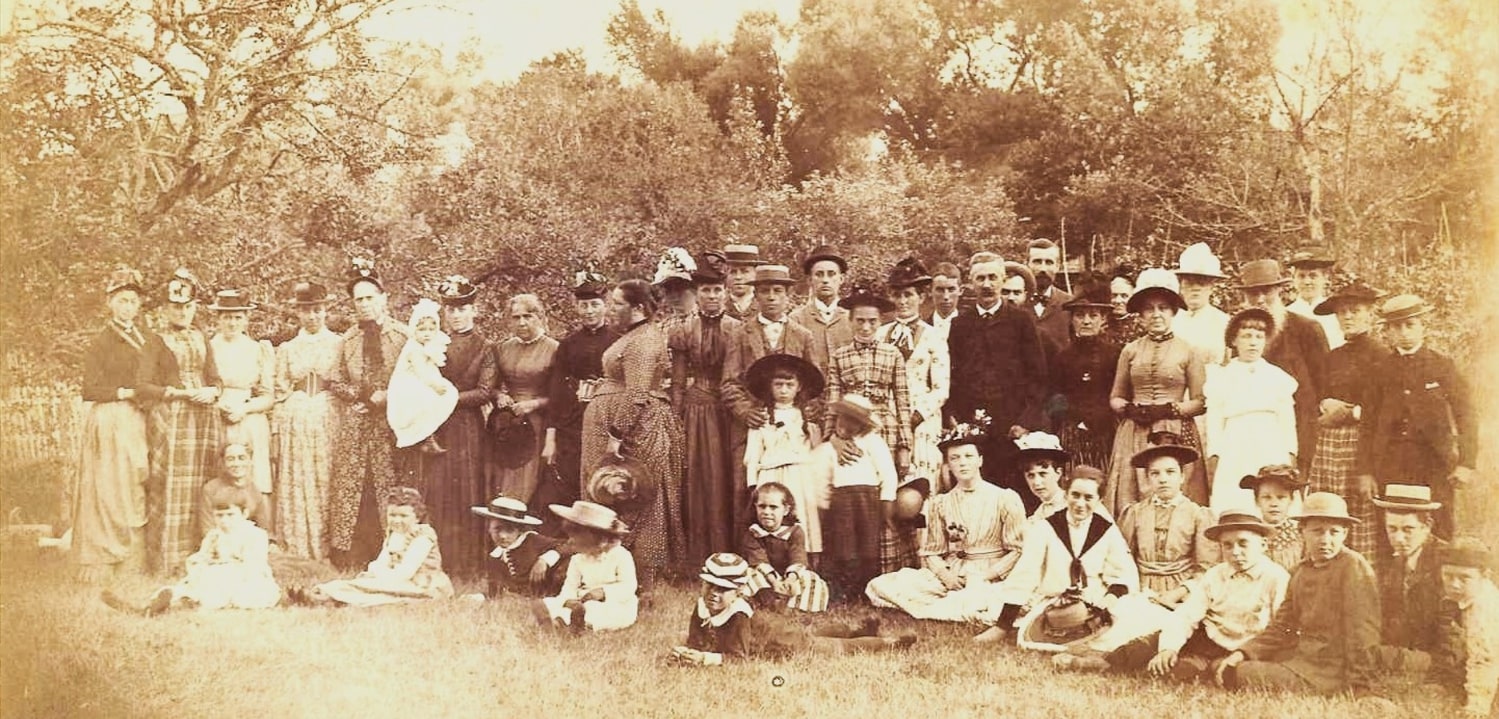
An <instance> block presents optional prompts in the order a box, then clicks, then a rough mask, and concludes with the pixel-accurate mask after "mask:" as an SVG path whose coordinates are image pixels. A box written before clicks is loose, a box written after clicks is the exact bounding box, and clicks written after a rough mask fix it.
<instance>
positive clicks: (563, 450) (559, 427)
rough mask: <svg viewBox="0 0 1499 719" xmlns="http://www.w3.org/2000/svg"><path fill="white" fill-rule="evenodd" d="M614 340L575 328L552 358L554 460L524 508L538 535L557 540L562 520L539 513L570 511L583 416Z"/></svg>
mask: <svg viewBox="0 0 1499 719" xmlns="http://www.w3.org/2000/svg"><path fill="white" fill-rule="evenodd" d="M617 339H619V332H618V331H616V330H615V329H614V327H612V326H611V325H609V324H608V323H605V324H601V325H599V326H597V327H579V328H578V329H576V330H573V332H572V333H571V334H569V335H568V336H566V337H563V338H562V340H561V341H560V342H558V343H557V354H556V355H555V356H554V357H553V358H552V374H551V378H550V379H549V380H548V381H547V397H548V400H547V411H546V413H545V415H544V419H545V420H546V425H547V429H550V430H552V432H553V435H554V437H555V439H554V444H555V446H556V454H555V456H554V457H553V459H552V471H546V470H543V471H542V472H541V479H540V480H538V481H537V483H536V492H535V493H533V494H532V496H531V502H530V505H531V506H533V507H536V512H537V516H538V517H539V518H540V519H541V522H542V523H541V529H540V531H541V533H542V534H547V535H551V536H556V537H560V536H562V531H563V530H562V520H560V519H558V518H557V516H556V515H554V514H552V513H551V512H549V511H545V509H544V508H545V507H547V506H548V505H551V504H561V505H564V506H568V505H571V504H572V503H573V502H574V501H576V500H577V499H578V491H579V488H580V487H581V486H582V483H583V478H582V477H580V474H581V472H582V462H583V410H585V409H587V407H588V403H589V402H590V401H592V399H593V393H594V390H595V389H596V387H597V385H598V382H599V380H600V378H601V377H603V375H604V362H603V358H604V350H607V349H609V345H612V344H614V341H615V340H617Z"/></svg>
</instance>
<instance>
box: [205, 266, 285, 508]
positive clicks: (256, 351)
mask: <svg viewBox="0 0 1499 719" xmlns="http://www.w3.org/2000/svg"><path fill="white" fill-rule="evenodd" d="M256 306H257V305H256V304H255V303H254V302H251V301H250V297H249V295H248V294H246V293H244V292H243V291H240V290H220V291H219V292H218V293H217V294H216V295H214V298H213V304H211V305H209V306H208V309H209V310H212V311H213V312H214V313H215V315H216V319H217V320H218V325H219V327H218V332H217V333H215V334H214V336H213V338H212V339H210V340H208V346H209V351H210V352H212V353H213V360H214V364H215V365H216V366H217V367H218V369H219V380H220V381H221V382H222V383H223V391H222V392H221V393H220V394H219V401H218V404H217V407H218V410H219V414H220V415H221V416H222V418H223V422H224V437H223V443H224V444H225V445H228V444H242V445H245V446H246V447H248V448H249V449H250V456H251V458H252V460H251V461H252V462H253V464H252V465H251V467H250V482H251V484H253V485H254V486H255V491H257V492H260V494H261V502H260V506H262V507H265V511H266V518H265V522H266V525H265V529H266V530H267V531H271V532H274V531H275V515H274V513H273V511H272V510H273V508H274V507H275V503H274V502H273V501H271V499H272V497H271V492H272V489H273V487H272V484H271V408H272V407H274V406H275V405H276V393H275V388H276V384H275V378H276V353H275V351H274V350H272V349H271V343H269V342H266V341H265V340H259V341H257V340H254V339H251V338H250V336H249V335H248V334H246V330H247V329H248V328H249V326H250V310H253V309H255V308H256ZM204 531H207V529H206V528H205V529H204Z"/></svg>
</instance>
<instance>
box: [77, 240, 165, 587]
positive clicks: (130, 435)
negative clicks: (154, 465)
mask: <svg viewBox="0 0 1499 719" xmlns="http://www.w3.org/2000/svg"><path fill="white" fill-rule="evenodd" d="M140 293H141V275H140V273H139V272H136V271H135V270H132V269H128V268H123V267H122V268H120V269H117V270H115V271H114V272H113V273H111V274H110V276H109V279H108V281H107V283H106V285H105V289H104V294H105V297H106V298H107V300H106V302H107V304H108V306H109V315H110V319H109V322H108V323H106V324H105V325H104V328H103V329H102V330H101V331H100V332H99V334H98V335H96V336H95V337H94V339H93V341H92V342H90V343H89V346H88V350H87V352H85V354H84V356H83V401H85V402H88V403H89V409H88V419H87V420H86V421H85V424H84V428H83V442H82V448H81V449H82V451H81V453H80V456H79V458H78V474H77V475H76V476H75V478H74V479H75V481H74V484H72V485H71V487H70V489H71V491H70V492H69V494H68V502H67V505H66V506H67V507H68V509H69V511H70V512H71V518H72V528H73V557H74V559H75V560H76V561H77V562H78V565H79V577H80V578H81V579H83V580H84V581H96V580H102V579H105V578H106V577H108V575H109V574H111V573H113V571H114V569H115V568H116V567H118V566H120V565H121V564H124V563H127V562H129V563H138V562H139V561H140V560H142V559H144V557H145V546H144V543H145V536H144V534H143V533H142V531H141V529H142V527H144V526H145V524H146V495H145V486H146V472H147V465H146V417H145V415H144V414H142V413H141V410H140V407H138V406H137V405H136V404H135V402H134V401H132V400H134V399H135V397H136V392H135V386H136V375H137V373H138V372H139V370H140V363H141V351H142V350H143V349H144V348H145V345H146V337H145V335H144V334H142V333H141V330H140V328H139V327H137V326H136V323H135V320H136V317H137V316H138V315H139V314H140V309H141V299H140Z"/></svg>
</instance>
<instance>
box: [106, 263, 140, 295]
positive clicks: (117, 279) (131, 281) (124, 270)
mask: <svg viewBox="0 0 1499 719" xmlns="http://www.w3.org/2000/svg"><path fill="white" fill-rule="evenodd" d="M143 284H144V280H143V279H142V278H141V273H140V272H139V271H137V270H135V269H132V268H129V267H126V266H124V265H120V266H119V267H116V268H114V270H113V271H111V272H110V273H109V276H108V277H106V278H104V294H106V295H112V294H114V293H116V292H123V291H125V290H134V291H135V292H136V294H140V293H141V292H143V291H144V290H142V289H141V288H142V286H143Z"/></svg>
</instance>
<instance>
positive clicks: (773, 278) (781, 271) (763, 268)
mask: <svg viewBox="0 0 1499 719" xmlns="http://www.w3.org/2000/svg"><path fill="white" fill-rule="evenodd" d="M750 284H752V285H756V286H759V285H787V286H790V285H794V284H796V280H793V279H791V270H789V269H787V268H786V266H785V265H759V266H757V267H755V279H753V280H751V281H750Z"/></svg>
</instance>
